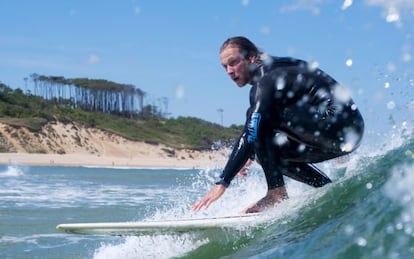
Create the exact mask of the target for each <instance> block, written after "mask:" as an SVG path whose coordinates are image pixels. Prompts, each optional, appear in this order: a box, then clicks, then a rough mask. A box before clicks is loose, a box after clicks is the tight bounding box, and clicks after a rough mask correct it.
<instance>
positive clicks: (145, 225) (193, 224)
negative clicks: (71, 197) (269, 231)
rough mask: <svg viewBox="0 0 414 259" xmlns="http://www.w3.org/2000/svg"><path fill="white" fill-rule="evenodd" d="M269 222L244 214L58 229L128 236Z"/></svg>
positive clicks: (87, 233)
mask: <svg viewBox="0 0 414 259" xmlns="http://www.w3.org/2000/svg"><path fill="white" fill-rule="evenodd" d="M266 221H267V219H266V217H264V216H263V215H261V214H243V215H237V216H224V217H211V218H187V219H173V220H156V221H135V222H94V223H65V224H59V225H57V226H56V229H57V230H59V231H62V232H66V233H70V234H81V235H116V236H128V235H144V234H153V233H182V232H190V231H197V230H206V229H215V228H237V227H239V228H241V227H245V226H249V225H253V224H254V225H257V224H260V223H263V222H266Z"/></svg>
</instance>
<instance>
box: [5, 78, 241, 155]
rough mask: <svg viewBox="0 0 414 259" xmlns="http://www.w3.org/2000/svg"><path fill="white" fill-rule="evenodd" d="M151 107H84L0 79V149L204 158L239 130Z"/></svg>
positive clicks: (60, 153) (45, 152)
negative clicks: (123, 109) (126, 110)
mask: <svg viewBox="0 0 414 259" xmlns="http://www.w3.org/2000/svg"><path fill="white" fill-rule="evenodd" d="M153 110H156V109H154V107H142V110H141V112H137V113H129V114H127V115H125V114H123V113H122V114H121V113H117V112H99V111H88V110H84V109H82V108H81V107H74V106H73V105H72V104H71V103H68V102H67V101H65V102H62V100H57V99H56V98H51V99H46V98H44V97H41V96H35V95H33V94H25V93H23V91H22V90H21V89H15V90H12V89H11V88H10V87H8V86H6V85H4V84H1V83H0V153H3V154H22V153H23V154H54V155H68V154H77V155H92V156H98V157H118V158H130V159H132V158H141V159H145V158H148V159H149V158H151V157H154V156H157V157H160V158H174V159H181V160H185V159H187V160H188V159H209V158H211V156H213V154H212V153H211V152H212V151H213V150H220V149H222V148H223V147H227V146H229V145H230V144H231V143H233V141H234V139H235V138H236V137H237V136H238V134H239V132H240V129H241V126H235V125H232V126H231V127H222V126H220V125H218V124H215V123H211V122H208V121H204V120H201V119H198V118H194V117H178V118H164V117H163V116H160V114H157V113H151V111H153ZM142 111H145V113H143V112H142ZM215 155H216V154H215ZM206 156H208V157H206Z"/></svg>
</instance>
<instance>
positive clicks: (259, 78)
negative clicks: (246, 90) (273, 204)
mask: <svg viewBox="0 0 414 259" xmlns="http://www.w3.org/2000/svg"><path fill="white" fill-rule="evenodd" d="M270 61H271V62H263V64H262V65H259V66H257V67H256V68H255V69H254V71H253V72H252V73H253V74H254V76H253V80H252V81H251V82H250V83H251V85H252V88H251V90H250V107H249V109H248V110H247V119H246V124H245V128H244V131H243V132H242V133H241V135H240V137H239V138H238V140H237V141H236V143H235V145H234V148H233V151H232V153H231V155H230V158H229V160H228V162H227V164H226V166H225V168H224V170H223V173H222V174H221V179H220V181H219V182H218V184H223V185H225V186H228V185H229V184H230V182H231V180H232V179H233V178H234V176H235V175H236V174H237V172H238V171H239V170H240V169H241V168H242V167H243V166H244V164H245V163H246V161H247V160H248V159H249V157H251V156H252V154H253V153H255V155H256V159H257V160H258V162H259V163H260V164H261V166H262V168H263V171H264V173H265V175H266V180H267V184H268V188H269V189H273V188H277V187H280V186H283V185H284V184H285V183H284V180H283V175H286V176H288V177H291V178H293V179H295V180H298V181H301V182H304V183H307V184H309V185H312V186H315V187H320V186H323V185H325V184H326V183H329V182H331V180H330V179H329V178H328V177H327V176H326V175H324V174H323V173H322V172H321V171H320V170H319V169H317V168H316V167H314V166H313V165H311V164H310V163H318V162H322V161H325V160H328V159H332V158H335V157H339V156H342V155H345V154H347V153H350V152H352V151H353V150H355V149H356V148H357V147H358V146H359V144H360V141H361V139H362V135H363V131H364V121H363V118H362V116H361V114H360V112H359V111H358V109H357V107H356V105H355V104H354V102H353V101H352V99H351V98H350V97H349V95H348V94H347V91H345V90H344V89H343V88H342V87H341V86H340V85H339V84H338V83H337V82H336V81H335V80H334V79H333V78H332V77H330V76H329V75H327V74H326V73H324V72H323V71H322V70H320V69H317V68H311V67H309V65H308V63H306V62H305V61H301V60H296V59H292V58H276V57H271V58H270Z"/></svg>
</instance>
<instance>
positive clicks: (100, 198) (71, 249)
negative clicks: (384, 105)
mask: <svg viewBox="0 0 414 259" xmlns="http://www.w3.org/2000/svg"><path fill="white" fill-rule="evenodd" d="M413 153H414V142H413V141H412V140H408V141H403V142H402V143H401V144H398V145H396V146H395V147H390V148H386V149H385V150H383V151H382V152H375V153H374V152H372V151H371V152H362V153H359V154H357V155H355V156H353V157H352V158H351V159H350V161H348V162H346V163H344V164H337V163H335V162H330V163H325V164H320V165H318V166H319V167H320V168H321V169H322V170H324V171H325V172H326V173H327V174H328V175H329V176H330V177H331V178H332V180H333V183H332V184H329V185H327V186H325V187H323V188H319V189H314V188H311V187H308V186H306V185H304V184H301V183H298V182H294V181H290V180H289V179H287V188H288V192H289V196H290V199H289V200H287V201H284V202H282V203H281V204H279V205H278V206H277V207H275V209H273V210H271V211H269V212H267V213H269V214H271V215H272V220H270V221H269V222H268V223H266V224H265V225H260V226H259V225H258V226H254V225H252V226H246V227H243V228H236V229H227V228H223V229H221V230H220V229H219V230H216V231H193V232H189V233H181V234H178V233H177V234H170V235H165V234H164V235H159V234H156V233H154V234H153V235H144V236H133V237H111V236H83V235H71V234H66V233H61V232H58V231H57V230H56V228H55V227H56V225H57V224H60V223H69V222H71V223H72V222H102V221H136V220H159V219H172V218H174V219H177V218H188V217H205V216H227V215H234V214H237V213H239V212H240V211H241V210H242V209H243V208H245V207H246V206H248V205H249V204H251V203H252V202H254V201H256V200H257V199H259V198H261V197H262V196H263V195H264V193H265V192H266V189H265V188H266V183H265V180H264V176H263V174H262V172H261V170H260V168H259V167H258V166H255V167H254V168H253V169H252V170H251V172H250V173H249V175H248V176H247V177H244V178H237V179H235V180H234V182H233V183H232V185H231V186H230V187H229V188H228V190H227V191H226V193H225V194H224V196H223V197H222V198H221V199H220V200H218V201H217V202H216V203H214V204H213V205H212V206H211V207H210V208H209V209H208V210H205V211H202V212H198V213H196V212H192V211H191V209H190V207H191V204H192V203H193V202H194V201H196V200H197V199H198V198H200V197H201V196H202V195H203V194H204V193H205V192H206V191H207V190H208V189H209V187H211V185H212V184H213V183H214V181H215V180H216V179H217V176H218V175H219V174H220V170H221V169H220V168H214V167H212V168H206V169H204V170H198V169H189V170H184V169H183V170H172V169H171V170H168V169H156V168H154V169H139V168H91V167H89V168H87V167H32V166H22V165H10V166H0V258H122V259H125V258H414V200H413V197H414V196H413V195H414V189H413V186H414V159H413V158H414V156H413Z"/></svg>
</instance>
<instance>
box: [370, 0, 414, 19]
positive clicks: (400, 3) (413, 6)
mask: <svg viewBox="0 0 414 259" xmlns="http://www.w3.org/2000/svg"><path fill="white" fill-rule="evenodd" d="M365 3H366V4H367V5H370V6H379V7H382V8H383V9H384V18H385V20H386V21H387V22H392V23H396V24H399V25H400V23H401V20H402V19H403V18H406V17H407V18H408V17H409V16H410V15H411V16H412V17H414V1H413V0H365Z"/></svg>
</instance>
